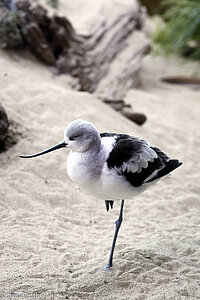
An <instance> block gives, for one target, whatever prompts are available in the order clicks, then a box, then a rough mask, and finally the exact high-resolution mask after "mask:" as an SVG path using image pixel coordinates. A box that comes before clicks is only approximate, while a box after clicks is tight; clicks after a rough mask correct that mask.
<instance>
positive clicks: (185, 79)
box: [161, 76, 200, 84]
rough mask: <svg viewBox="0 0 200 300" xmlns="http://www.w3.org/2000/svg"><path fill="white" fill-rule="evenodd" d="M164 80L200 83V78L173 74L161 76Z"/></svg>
mask: <svg viewBox="0 0 200 300" xmlns="http://www.w3.org/2000/svg"><path fill="white" fill-rule="evenodd" d="M161 80H162V81H164V82H169V83H174V84H200V78H193V77H186V76H171V77H163V78H161Z"/></svg>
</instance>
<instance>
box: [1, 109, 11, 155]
mask: <svg viewBox="0 0 200 300" xmlns="http://www.w3.org/2000/svg"><path fill="white" fill-rule="evenodd" d="M8 127H9V122H8V117H7V114H6V111H5V109H4V108H3V107H2V106H1V105H0V151H1V150H3V149H4V146H5V141H6V137H7V131H8Z"/></svg>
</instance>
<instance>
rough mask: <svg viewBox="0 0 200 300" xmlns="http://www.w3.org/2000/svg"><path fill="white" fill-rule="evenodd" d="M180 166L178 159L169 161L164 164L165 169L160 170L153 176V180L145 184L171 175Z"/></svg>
mask: <svg viewBox="0 0 200 300" xmlns="http://www.w3.org/2000/svg"><path fill="white" fill-rule="evenodd" d="M181 165H182V162H180V161H179V160H178V159H170V160H169V161H168V162H166V163H165V167H164V168H163V169H162V170H160V171H158V173H157V175H156V176H154V177H153V178H151V179H150V180H149V181H147V182H151V181H154V180H157V179H159V178H161V177H163V176H165V175H167V174H169V173H171V172H172V171H174V170H175V169H176V168H178V167H180V166H181Z"/></svg>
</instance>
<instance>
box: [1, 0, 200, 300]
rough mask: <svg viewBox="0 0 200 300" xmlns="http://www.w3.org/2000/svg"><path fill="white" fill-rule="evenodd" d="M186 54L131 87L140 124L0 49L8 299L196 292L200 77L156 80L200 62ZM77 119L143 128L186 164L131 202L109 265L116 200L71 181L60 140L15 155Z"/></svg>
mask: <svg viewBox="0 0 200 300" xmlns="http://www.w3.org/2000/svg"><path fill="white" fill-rule="evenodd" d="M115 2H117V1H115ZM118 2H120V1H118ZM125 2H126V1H125ZM178 62H179V61H178V60H177V59H171V60H168V61H166V60H165V59H163V58H154V57H148V58H146V59H145V61H144V68H143V74H142V78H143V84H142V87H141V90H131V91H130V92H129V93H128V95H127V97H126V101H127V102H129V103H131V104H132V106H133V107H134V108H135V110H136V111H141V112H144V113H145V114H146V115H147V117H148V121H147V122H146V123H145V124H144V126H143V127H139V126H137V125H136V124H134V123H132V122H131V121H129V120H127V119H125V118H124V117H122V116H121V115H119V114H118V113H117V112H115V111H113V110H112V109H111V108H110V107H109V106H107V105H105V104H103V103H101V102H100V100H98V99H96V98H95V96H94V95H89V94H87V93H79V92H75V91H72V90H71V88H70V85H69V82H70V78H69V77H68V76H66V75H62V76H60V77H53V76H52V74H51V72H50V71H49V69H48V68H46V67H45V66H43V65H42V64H40V63H38V61H36V60H35V59H34V58H32V57H31V56H30V55H28V54H26V53H18V54H16V53H15V54H13V53H5V52H3V51H1V52H0V66H1V68H0V76H1V77H0V78H1V79H0V102H1V103H2V105H3V106H4V107H5V109H6V110H7V113H8V116H9V119H10V122H11V134H12V135H13V136H14V137H13V138H14V139H15V140H16V141H17V143H16V144H15V145H14V146H12V147H11V148H10V149H9V150H8V151H6V152H4V153H1V154H0V170H1V172H0V224H1V225H0V299H47V300H49V299H56V300H57V299H70V300H75V299H87V300H92V299H98V300H116V299H120V300H135V299H137V300H142V299H149V300H166V299H167V300H169V299H170V300H176V299H177V300H179V299H180V300H182V299H185V300H186V299H187V300H190V299H192V300H193V299H200V274H199V272H200V250H199V249H200V247H199V246H200V233H199V223H200V222H199V221H200V217H199V216H200V213H199V209H200V202H199V193H200V188H199V167H200V166H199V160H200V154H199V148H200V129H199V127H200V123H199V113H200V88H197V87H187V86H178V85H170V84H166V83H161V82H160V80H159V78H160V77H161V76H163V75H167V74H170V75H175V74H180V73H181V72H184V73H185V74H191V73H193V72H194V70H195V66H194V65H193V64H187V65H185V64H183V63H182V62H179V63H178ZM76 118H82V119H86V120H89V121H92V122H93V123H95V125H96V126H97V128H99V130H100V131H116V132H126V133H128V134H132V135H135V136H139V137H142V138H144V139H146V140H148V141H149V142H151V143H152V144H154V145H157V146H159V147H161V148H162V149H163V150H164V151H166V152H167V153H168V154H169V155H170V156H171V157H173V158H178V159H180V160H181V161H183V163H184V164H183V166H182V167H181V168H179V169H177V170H176V171H174V173H173V176H172V177H171V178H170V179H165V180H161V181H160V182H159V183H158V184H156V185H155V186H154V187H152V188H151V189H150V190H147V191H146V192H145V193H143V194H141V195H140V196H139V197H137V198H135V199H132V200H130V201H126V203H125V212H124V223H123V224H122V227H121V229H120V234H119V239H118V243H117V247H116V252H115V257H114V266H113V268H112V270H111V271H102V272H99V273H96V271H97V270H99V269H100V268H102V267H103V266H104V265H105V264H106V262H107V259H108V254H109V250H110V245H111V241H112V236H113V231H114V220H115V219H116V218H117V215H118V212H119V203H117V202H116V203H115V205H114V209H113V210H112V211H109V212H108V213H107V212H106V210H105V206H104V202H102V201H101V200H97V199H95V198H94V197H91V196H88V195H85V194H84V193H83V192H82V191H81V190H80V189H79V188H78V187H77V186H76V185H75V184H74V183H72V182H71V181H70V179H69V178H68V177H67V175H66V170H65V160H66V158H67V152H66V151H65V150H64V149H62V150H60V151H56V152H54V153H52V154H49V155H47V156H42V157H40V158H37V159H34V160H22V159H20V158H18V157H17V156H18V155H20V154H30V153H35V152H37V151H40V150H43V149H45V148H47V147H49V146H51V145H54V144H56V143H57V142H60V141H61V140H62V138H63V131H64V129H65V127H66V126H67V124H68V123H69V122H70V121H72V120H74V119H76Z"/></svg>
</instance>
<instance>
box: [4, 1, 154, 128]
mask: <svg viewBox="0 0 200 300" xmlns="http://www.w3.org/2000/svg"><path fill="white" fill-rule="evenodd" d="M11 2H12V1H11ZM10 7H12V6H10ZM16 8H17V10H18V11H19V12H23V13H21V14H19V15H20V26H19V27H20V28H21V34H22V35H23V38H24V40H25V42H26V44H27V45H28V47H29V48H30V49H31V51H32V52H33V53H34V54H35V56H37V57H38V58H39V59H40V60H42V61H43V62H45V63H47V64H48V65H51V66H53V70H54V72H55V73H57V74H59V73H70V74H71V75H72V76H74V77H76V78H77V85H76V88H77V89H78V90H81V91H87V92H90V93H97V95H98V96H99V95H102V96H104V97H105V98H106V99H110V100H117V99H123V98H124V96H125V95H126V92H127V91H128V89H130V88H132V87H136V86H137V85H138V83H139V81H140V77H139V73H140V69H141V62H142V59H143V56H144V55H145V54H147V53H148V52H149V51H150V43H149V40H148V39H147V37H146V34H145V30H144V32H143V27H144V24H145V20H146V13H145V10H144V9H143V8H142V7H141V6H140V5H139V3H137V2H136V1H135V3H134V6H133V7H132V8H130V9H129V10H128V11H126V12H124V13H122V14H120V15H118V16H116V17H115V18H114V19H113V20H112V21H110V22H108V21H106V20H102V21H101V22H100V24H99V25H98V26H97V28H96V30H94V32H93V33H91V34H88V35H80V34H78V33H77V32H76V31H75V30H74V28H73V26H72V24H71V23H70V22H69V20H67V18H65V17H60V16H57V15H54V16H52V17H49V15H48V12H47V10H46V9H44V8H43V7H42V6H41V5H37V4H34V5H33V3H31V2H30V1H29V0H23V1H22V0H18V1H17V2H16ZM138 32H140V33H141V36H142V38H140V39H137V35H138ZM127 58H128V59H127ZM116 105H117V107H118V108H117V110H118V111H123V107H121V108H120V106H119V103H118V104H116V103H115V104H114V103H112V107H114V108H115V109H116ZM123 114H124V113H123ZM140 123H141V122H140Z"/></svg>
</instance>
